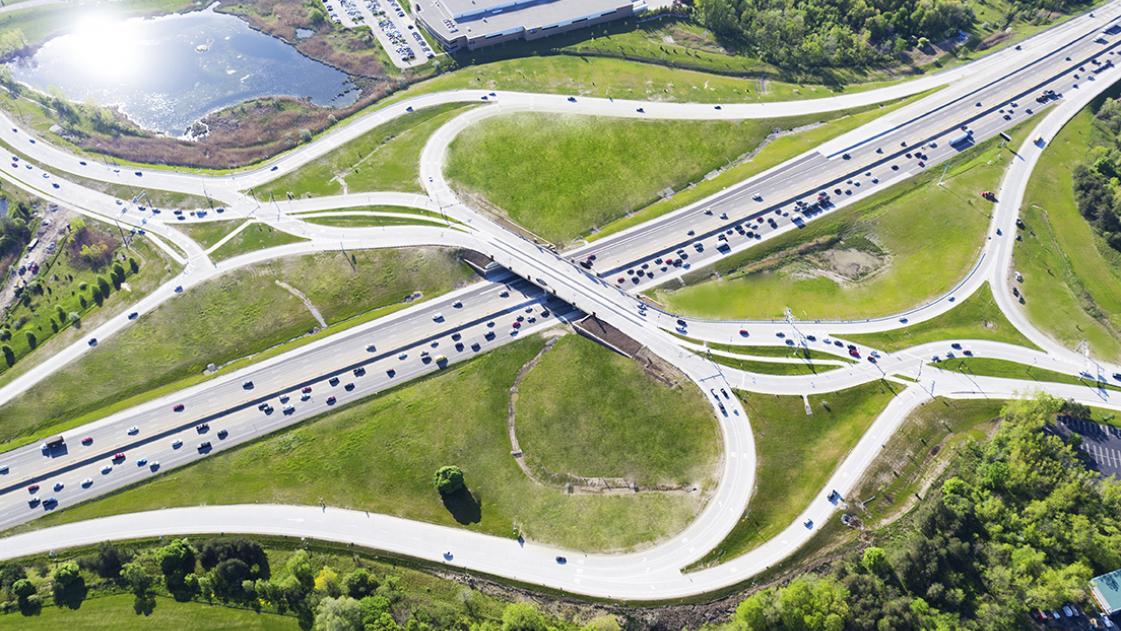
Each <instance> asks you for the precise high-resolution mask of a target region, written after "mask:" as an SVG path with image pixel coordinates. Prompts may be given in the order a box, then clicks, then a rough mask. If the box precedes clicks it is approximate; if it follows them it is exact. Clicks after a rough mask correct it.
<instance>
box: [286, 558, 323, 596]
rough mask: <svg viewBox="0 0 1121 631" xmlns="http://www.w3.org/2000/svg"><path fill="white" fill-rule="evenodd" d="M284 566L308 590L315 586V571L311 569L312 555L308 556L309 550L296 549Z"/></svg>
mask: <svg viewBox="0 0 1121 631" xmlns="http://www.w3.org/2000/svg"><path fill="white" fill-rule="evenodd" d="M284 567H285V569H287V570H288V573H289V574H291V575H292V577H293V578H295V579H296V581H297V582H298V583H299V584H300V585H302V586H303V587H304V589H306V590H307V591H311V589H312V588H313V587H315V573H314V570H312V569H311V557H310V556H308V553H307V550H296V552H294V553H293V554H292V556H290V557H288V562H287V563H285V564H284Z"/></svg>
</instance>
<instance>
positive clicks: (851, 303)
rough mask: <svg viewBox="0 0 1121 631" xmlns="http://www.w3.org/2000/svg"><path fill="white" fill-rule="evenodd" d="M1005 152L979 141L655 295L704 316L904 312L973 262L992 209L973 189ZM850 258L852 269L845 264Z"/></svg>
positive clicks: (1003, 160) (995, 172) (980, 187)
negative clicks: (787, 311) (857, 266)
mask: <svg viewBox="0 0 1121 631" xmlns="http://www.w3.org/2000/svg"><path fill="white" fill-rule="evenodd" d="M1026 131H1027V130H1026V128H1020V129H1019V130H1018V131H1017V132H1016V133H1014V134H1013V138H1014V140H1017V141H1018V139H1022V138H1023V137H1024V135H1025V134H1026ZM1014 144H1015V143H1014ZM1012 159H1013V154H1012V153H1011V151H1010V150H1009V149H1007V148H1003V147H1001V146H1000V144H999V139H995V140H990V141H988V142H986V143H982V144H981V145H980V146H978V147H975V148H973V149H971V150H969V151H968V152H966V153H965V154H964V155H961V156H959V157H957V158H955V159H953V160H952V161H950V162H949V163H948V164H947V165H946V167H943V166H942V165H939V167H938V168H936V169H932V170H931V171H928V172H926V173H923V174H921V175H919V176H917V177H914V178H912V179H910V180H907V181H906V182H902V183H900V184H896V185H895V186H893V187H891V188H889V189H887V190H886V191H883V192H881V193H878V194H876V195H874V196H873V197H871V198H869V199H867V200H864V201H862V202H859V203H857V204H855V205H853V206H851V207H849V208H845V209H843V210H841V211H836V212H833V213H831V214H829V215H827V216H825V217H822V218H819V219H816V220H814V221H812V222H809V223H808V224H807V225H806V228H805V229H802V230H796V231H793V232H789V233H787V234H785V235H783V236H782V237H779V238H777V239H774V240H772V241H769V242H765V243H763V244H762V245H761V246H760V247H756V248H751V249H749V250H746V251H744V252H742V253H740V254H736V255H733V256H730V257H728V258H727V259H725V260H724V261H721V262H720V263H718V264H717V265H716V267H715V273H711V272H707V271H699V272H697V273H696V274H695V275H693V276H690V277H686V285H685V286H684V287H678V288H673V287H667V288H663V289H658V290H655V291H654V292H652V293H653V297H654V298H655V299H656V300H657V301H658V302H660V303H662V304H663V305H665V306H667V307H668V308H669V309H670V310H673V311H676V312H680V313H687V314H691V315H696V316H699V317H707V318H727V319H740V318H781V317H783V315H784V311H785V309H786V307H790V308H791V310H792V311H793V313H794V315H795V317H797V318H800V319H806V320H812V319H819V318H866V317H875V316H885V315H890V314H893V313H898V312H900V311H904V310H906V309H907V308H910V307H913V306H915V305H918V304H921V303H922V302H924V301H926V300H928V299H930V298H933V297H935V296H938V295H940V294H943V293H945V292H946V291H948V290H949V289H950V288H951V287H953V285H954V284H955V283H957V282H958V281H959V280H961V278H962V277H964V275H965V274H966V273H967V272H968V270H969V269H970V268H971V267H973V265H974V264H975V263H976V260H977V256H978V253H979V252H980V249H981V247H982V245H983V244H984V242H985V231H986V229H987V227H988V224H989V217H990V214H991V211H992V204H991V203H990V202H988V201H986V200H984V199H982V198H981V197H980V192H981V191H984V190H992V189H994V188H996V185H997V183H998V182H999V181H1000V178H1001V175H1002V174H1003V172H1004V169H1005V167H1006V166H1007V165H1008V163H1009V162H1010V161H1011V160H1012ZM944 168H945V169H946V170H945V175H944V176H943V169H944ZM939 180H942V184H941V185H939V184H938V181H939ZM852 259H855V260H856V261H861V263H860V266H861V269H860V271H859V272H858V273H853V272H851V271H848V270H849V269H850V263H849V262H848V261H850V260H852Z"/></svg>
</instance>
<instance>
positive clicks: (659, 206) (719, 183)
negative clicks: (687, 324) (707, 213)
mask: <svg viewBox="0 0 1121 631" xmlns="http://www.w3.org/2000/svg"><path fill="white" fill-rule="evenodd" d="M929 94H930V93H929V92H924V93H922V94H918V95H915V96H913V97H911V98H908V99H902V100H900V101H895V102H894V103H889V104H884V105H880V106H875V107H870V108H864V109H854V110H845V111H843V112H839V113H837V114H833V115H829V116H828V120H823V121H822V122H821V123H820V124H818V125H813V126H810V127H806V128H803V129H800V130H798V131H797V132H795V133H786V134H782V135H780V136H778V137H775V138H772V139H771V140H770V141H769V142H767V143H766V144H765V145H763V147H761V148H760V149H759V150H758V151H757V152H756V153H754V154H753V155H752V156H751V157H750V158H748V159H747V160H743V161H741V162H738V163H736V164H734V165H733V166H730V167H728V168H727V169H725V170H723V171H721V172H720V174H719V175H717V176H716V177H713V178H711V179H704V180H701V181H697V182H693V183H691V184H690V185H689V186H688V187H686V188H684V189H682V190H680V191H678V192H677V193H676V194H675V195H674V196H673V197H670V198H669V199H659V200H658V201H656V202H654V203H652V204H650V205H648V206H646V207H644V208H642V209H640V210H637V211H635V212H633V213H631V214H628V215H626V216H624V217H620V218H619V219H616V220H615V221H612V222H611V223H609V224H607V225H606V226H603V227H602V228H601V229H599V230H598V231H596V232H594V233H592V234H589V235H588V236H587V239H588V241H596V240H598V239H602V238H604V237H606V236H608V235H612V234H615V233H616V232H620V231H622V230H626V229H627V228H631V227H633V226H637V225H639V224H641V223H643V222H645V221H649V220H651V219H653V218H655V217H660V216H662V215H664V214H666V213H668V212H671V211H674V210H677V209H678V208H684V207H685V206H688V205H689V204H692V203H694V202H697V201H700V200H702V199H704V198H705V197H708V196H709V195H713V194H715V193H718V192H720V191H721V190H723V189H724V188H726V187H728V186H731V185H733V184H738V183H739V182H742V181H744V180H746V179H748V178H750V177H753V176H755V175H757V174H759V173H762V172H763V171H766V170H767V169H770V168H772V167H775V166H778V165H779V164H782V163H783V162H785V161H787V160H789V159H791V158H793V157H795V156H798V155H801V154H802V153H805V152H806V151H809V150H811V149H813V148H815V147H817V146H818V145H821V144H822V143H825V142H828V141H829V140H832V139H833V138H836V137H837V136H840V135H841V134H843V133H845V132H848V131H851V130H853V129H856V128H857V127H860V126H861V125H863V124H865V123H868V122H870V121H872V120H873V119H876V118H879V117H880V116H883V115H884V114H887V113H888V112H891V111H892V110H895V109H898V108H900V107H902V106H904V105H907V104H909V103H912V102H913V101H916V100H918V99H921V98H923V97H925V96H927V95H929ZM833 116H835V118H834V117H833ZM780 122H781V121H780Z"/></svg>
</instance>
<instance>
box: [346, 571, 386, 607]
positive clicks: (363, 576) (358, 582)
mask: <svg viewBox="0 0 1121 631" xmlns="http://www.w3.org/2000/svg"><path fill="white" fill-rule="evenodd" d="M343 588H344V590H345V591H346V595H347V596H350V597H351V598H355V599H358V600H361V599H363V598H365V597H366V596H369V595H370V594H372V593H374V590H375V589H377V588H378V581H377V579H375V578H374V577H373V576H372V575H371V574H370V572H369V571H368V570H366V568H364V567H360V568H357V569H355V570H354V571H353V572H351V573H350V574H347V575H346V578H345V579H343Z"/></svg>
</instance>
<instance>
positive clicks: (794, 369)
mask: <svg viewBox="0 0 1121 631" xmlns="http://www.w3.org/2000/svg"><path fill="white" fill-rule="evenodd" d="M705 357H707V358H709V359H711V360H712V361H714V362H716V363H717V364H720V365H721V366H728V367H729V368H738V369H740V370H744V371H747V372H754V373H759V374H762V375H817V374H820V373H823V372H829V371H831V370H837V369H838V368H840V366H832V365H824V366H819V365H817V364H814V363H813V362H812V361H811V360H805V361H803V362H800V363H797V364H790V363H785V362H769V361H766V360H759V359H737V358H735V357H724V356H723V355H707V354H706V355H705Z"/></svg>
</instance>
